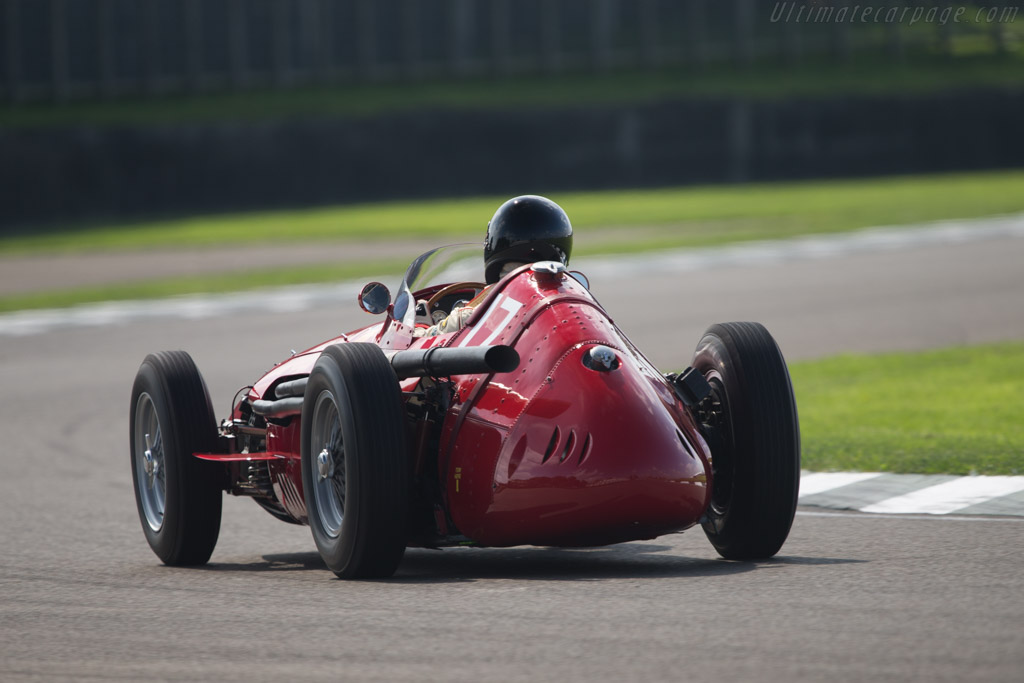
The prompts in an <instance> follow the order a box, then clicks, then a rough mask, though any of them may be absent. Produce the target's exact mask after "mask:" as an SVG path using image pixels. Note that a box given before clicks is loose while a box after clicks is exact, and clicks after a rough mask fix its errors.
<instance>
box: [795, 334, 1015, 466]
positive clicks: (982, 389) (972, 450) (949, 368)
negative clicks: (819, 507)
mask: <svg viewBox="0 0 1024 683" xmlns="http://www.w3.org/2000/svg"><path fill="white" fill-rule="evenodd" d="M790 371H791V374H792V377H793V387H794V390H795V392H796V399H797V406H798V409H799V411H800V427H801V432H802V437H803V467H804V468H805V469H810V470H819V471H827V470H854V471H857V470H859V471H869V472H915V473H922V474H939V473H944V474H989V475H993V474H1006V475H1020V474H1024V420H1021V415H1022V414H1024V343H1022V342H1015V343H1008V344H995V345H987V346H976V347H967V348H952V349H945V350H940V351H927V352H923V353H893V354H885V355H877V356H852V355H844V356H838V357H834V358H828V359H824V360H816V361H808V362H800V363H794V364H792V366H791V368H790Z"/></svg>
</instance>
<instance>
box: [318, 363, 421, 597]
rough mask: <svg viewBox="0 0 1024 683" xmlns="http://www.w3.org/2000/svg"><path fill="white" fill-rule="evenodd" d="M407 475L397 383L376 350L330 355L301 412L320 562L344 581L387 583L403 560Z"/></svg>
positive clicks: (401, 409)
mask: <svg viewBox="0 0 1024 683" xmlns="http://www.w3.org/2000/svg"><path fill="white" fill-rule="evenodd" d="M408 481H409V474H408V461H407V455H406V449H405V413H404V410H403V408H402V396H401V391H400V389H399V386H398V378H397V377H396V376H395V373H394V371H393V370H392V369H391V364H390V363H388V361H387V358H385V356H384V354H383V352H381V350H380V349H379V348H377V347H376V346H374V345H373V344H360V343H347V344H338V345H335V346H328V347H327V348H326V349H324V351H323V353H322V354H321V355H320V358H319V359H318V360H317V362H316V365H315V366H314V367H313V371H312V373H310V376H309V381H308V382H307V384H306V393H305V398H304V400H303V406H302V485H303V489H304V491H305V498H306V507H307V509H308V512H309V526H310V528H311V529H312V531H313V540H314V541H315V542H316V546H317V549H318V550H319V551H320V556H321V557H322V558H323V559H324V562H325V563H326V564H327V566H328V567H329V568H330V569H331V570H332V571H333V572H334V573H335V574H337V575H338V576H339V577H341V578H346V579H354V578H372V577H386V576H391V575H392V574H394V573H395V570H396V569H397V568H398V564H399V562H400V561H401V559H402V555H403V554H404V553H405V540H406V539H405V531H406V529H405V522H406V509H407V507H408V504H409V484H408Z"/></svg>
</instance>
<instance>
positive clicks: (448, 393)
mask: <svg viewBox="0 0 1024 683" xmlns="http://www.w3.org/2000/svg"><path fill="white" fill-rule="evenodd" d="M479 249H480V248H479V246H478V245H473V250H472V254H471V258H472V261H471V262H472V263H479V262H480V251H479ZM465 256H466V247H465V246H464V245H463V246H461V247H460V246H455V247H442V248H439V249H435V250H432V251H430V252H427V253H426V254H424V255H422V256H420V257H419V258H417V259H416V260H415V261H413V263H412V264H411V265H410V267H409V269H408V271H407V272H406V274H405V277H404V279H403V280H402V282H401V284H400V286H399V288H398V290H397V294H396V296H395V297H394V301H392V297H391V293H390V292H389V290H388V289H387V288H386V287H385V286H384V285H382V284H380V283H370V284H368V285H367V286H366V287H364V288H363V290H362V292H361V294H360V297H359V303H360V306H361V307H362V308H363V309H364V310H366V311H368V312H371V313H375V314H384V318H383V320H382V321H379V322H376V323H374V324H372V325H369V326H367V327H365V328H363V329H360V330H357V331H355V332H351V333H349V334H343V335H341V336H339V337H337V338H335V339H331V340H330V341H327V342H325V343H323V344H320V345H319V346H315V347H313V348H311V349H309V350H307V351H303V352H301V353H296V354H293V355H292V356H291V357H290V358H288V359H286V360H285V361H283V362H281V363H278V364H277V365H275V366H274V367H273V369H271V370H270V371H269V372H268V373H267V374H265V375H264V376H263V377H261V378H260V379H258V380H257V381H256V382H255V383H253V384H252V385H249V386H246V387H244V388H243V389H242V390H240V391H239V393H238V395H236V401H235V403H234V407H233V410H232V413H231V415H230V416H229V417H228V418H226V419H224V420H222V421H221V422H220V423H219V424H218V422H217V421H216V419H215V416H214V413H213V409H212V407H211V402H210V397H209V392H208V390H207V388H206V385H205V383H204V381H203V379H202V376H201V375H200V373H199V371H198V370H197V369H196V366H195V364H194V363H193V361H192V359H191V357H189V355H188V354H186V353H184V352H181V351H171V352H161V353H155V354H151V355H149V356H147V357H146V359H145V360H144V361H143V363H142V366H141V367H140V369H139V372H138V375H137V376H136V379H135V384H134V387H133V389H132V397H131V416H130V442H131V467H132V477H133V481H134V486H135V495H136V502H137V505H138V511H139V517H140V519H141V522H142V529H143V531H144V532H145V535H146V539H147V540H148V542H149V544H150V546H151V547H152V549H153V551H154V552H155V553H156V554H157V556H159V557H160V559H161V560H163V561H164V562H165V563H167V564H171V565H196V564H202V563H205V562H207V561H208V560H209V558H210V556H211V553H212V552H213V549H214V546H215V544H216V542H217V536H218V533H219V530H220V517H221V505H222V500H223V493H224V492H225V491H226V492H227V493H230V494H232V495H236V496H248V497H251V498H252V499H253V500H254V501H255V502H256V503H257V504H258V505H259V506H260V507H262V508H263V509H264V510H266V511H267V512H269V513H270V514H271V515H273V516H274V517H277V518H278V519H280V520H283V521H285V522H291V523H296V524H308V525H309V526H310V527H311V529H312V533H313V539H314V541H315V543H316V546H317V548H318V550H319V552H320V554H321V556H322V557H323V559H324V562H325V563H326V564H327V566H328V567H329V568H330V569H331V570H333V571H334V572H335V573H336V574H337V575H338V576H341V577H345V578H358V577H381V576H390V575H392V574H393V573H394V572H395V571H396V569H397V567H398V566H399V563H400V562H401V559H402V556H403V553H404V552H405V549H406V547H410V546H411V547H427V548H440V547H444V546H452V545H460V546H461V545H475V546H514V545H522V544H529V545H541V546H596V545H605V544H611V543H619V542H624V541H631V540H637V539H649V538H653V537H655V536H659V535H661V534H667V533H673V532H679V531H682V530H684V529H687V528H689V527H692V526H694V525H697V524H701V525H702V526H703V528H704V531H705V533H706V534H707V536H708V538H709V539H710V540H711V543H712V544H713V545H714V547H715V548H716V549H717V550H718V552H719V553H720V554H721V555H722V556H724V557H726V558H730V559H757V558H766V557H770V556H772V555H774V554H775V553H776V552H778V550H779V549H780V547H781V546H782V544H783V542H784V541H785V539H786V537H787V535H788V534H789V529H790V526H791V524H792V521H793V516H794V514H795V510H796V502H797V488H798V483H799V472H800V435H799V426H798V421H797V412H796V405H795V402H794V399H793V392H792V387H791V384H790V379H789V372H788V369H787V367H786V363H785V361H784V360H783V357H782V354H781V353H780V351H779V348H778V346H777V345H776V343H775V341H774V340H773V339H772V337H771V336H770V335H769V334H768V332H767V331H766V330H765V329H764V327H762V326H761V325H759V324H756V323H724V324H718V325H713V326H712V327H711V328H709V329H708V331H707V333H706V334H705V335H704V337H703V338H702V339H701V340H700V342H699V343H698V345H697V350H696V353H695V355H694V356H693V360H692V361H691V367H689V368H687V369H686V370H685V371H683V372H680V373H671V374H664V373H662V372H660V371H659V370H658V369H656V368H655V367H654V366H653V365H652V364H651V363H650V362H649V361H648V360H647V359H646V358H645V357H644V355H643V354H642V353H641V352H640V350H639V349H637V348H636V346H634V345H633V344H632V342H630V340H629V339H628V338H627V337H626V335H625V334H623V332H622V331H621V330H620V329H619V328H618V327H617V326H616V325H615V323H614V322H613V321H612V318H611V317H610V316H609V314H608V313H607V312H606V311H605V310H604V308H602V306H601V304H600V303H599V302H598V301H597V300H596V299H595V298H594V296H593V295H592V294H591V293H590V291H589V285H588V283H587V280H586V277H585V276H583V275H582V273H578V272H569V271H567V270H566V268H565V266H563V265H562V264H561V263H558V262H541V263H534V264H530V265H525V266H522V267H519V268H518V269H516V270H514V271H513V272H511V273H509V274H508V275H507V276H505V277H504V278H502V279H501V280H500V281H499V282H497V283H496V284H494V285H491V286H490V287H485V285H484V284H482V282H481V281H480V279H479V278H470V277H469V276H468V272H467V271H471V270H473V268H472V267H468V268H467V266H466V263H467V262H466V260H465ZM481 265H482V264H481ZM453 280H454V282H453ZM447 283H450V284H447ZM474 299H476V300H477V301H476V302H474V303H475V304H476V305H475V308H473V310H472V314H471V315H470V317H469V318H468V320H467V321H466V323H465V326H464V327H463V328H462V329H459V330H457V331H454V332H450V333H447V334H439V335H434V336H430V335H428V334H424V332H425V331H426V328H427V326H428V325H430V324H431V323H433V322H436V321H437V320H438V319H439V318H441V317H443V316H444V315H445V314H446V313H448V312H449V311H451V310H452V309H453V308H454V307H455V306H457V305H460V304H464V303H465V302H467V301H471V300H474Z"/></svg>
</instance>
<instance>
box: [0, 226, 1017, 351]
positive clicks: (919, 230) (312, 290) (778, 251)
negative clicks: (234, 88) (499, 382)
mask: <svg viewBox="0 0 1024 683" xmlns="http://www.w3.org/2000/svg"><path fill="white" fill-rule="evenodd" d="M1006 237H1010V238H1024V214H1012V215H1007V216H991V217H986V218H973V219H958V220H948V221H938V222H935V223H929V224H925V225H915V226H906V225H902V226H883V227H877V228H866V229H864V230H858V231H855V232H849V233H838V234H835V235H809V236H805V237H798V238H792V239H783V240H775V241H764V242H746V243H742V244H733V245H725V246H721V247H708V248H703V249H671V250H667V251H662V252H660V253H654V254H641V255H634V256H614V257H591V258H582V259H580V263H579V265H581V266H582V267H583V268H584V269H585V270H586V272H587V273H588V275H589V276H590V278H591V279H592V280H601V279H612V278H617V277H627V276H629V275H631V274H633V273H652V272H662V273H673V274H679V273H682V272H691V271H702V270H708V269H712V268H721V267H723V266H744V265H752V264H756V265H765V264H776V263H785V262H789V261H794V260H810V259H823V258H836V257H839V256H843V255H845V254H851V253H867V252H877V251H892V250H896V249H912V248H916V247H920V246H929V245H932V246H935V245H953V244H964V243H967V242H975V241H979V240H986V239H995V238H1006ZM363 282H365V281H360V282H358V283H356V282H350V283H341V284H331V285H308V286H297V287H289V288H284V289H280V290H263V291H257V292H246V293H240V294H220V295H198V296H192V297H184V298H181V299H170V300H166V299H165V300H153V301H125V302H114V303H107V304H91V305H83V306H78V307H75V308H66V309H53V310H43V311H20V312H17V313H10V314H3V315H0V336H23V335H31V334H43V333H46V332H49V331H50V330H54V329H60V328H65V327H90V326H102V325H115V324H123V323H125V322H130V321H134V320H139V319H146V318H201V317H209V316H213V315H225V314H228V313H238V312H245V311H252V310H255V311H260V312H264V311H268V310H271V311H294V310H303V309H306V308H309V307H311V306H313V305H316V304H320V303H328V302H330V303H333V302H336V301H338V292H339V291H343V292H346V293H349V292H351V291H356V292H358V291H359V287H361V286H362V284H363Z"/></svg>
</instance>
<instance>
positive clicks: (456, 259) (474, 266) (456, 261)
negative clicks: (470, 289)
mask: <svg viewBox="0 0 1024 683" xmlns="http://www.w3.org/2000/svg"><path fill="white" fill-rule="evenodd" d="M483 281H484V250H483V244H481V243H473V242H463V243H460V244H449V245H446V246H443V247H438V248H436V249H431V250H430V251H428V252H426V253H425V254H421V255H420V256H418V257H416V258H415V259H414V260H413V262H412V263H410V264H409V268H408V270H406V271H405V277H404V278H402V284H400V285H399V287H398V296H396V297H395V311H394V316H395V319H396V320H400V321H402V322H403V323H404V324H406V325H409V326H412V325H415V323H416V301H415V298H414V297H413V294H414V293H415V292H417V291H419V290H421V289H425V288H427V287H431V286H433V285H438V284H447V283H451V282H483Z"/></svg>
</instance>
